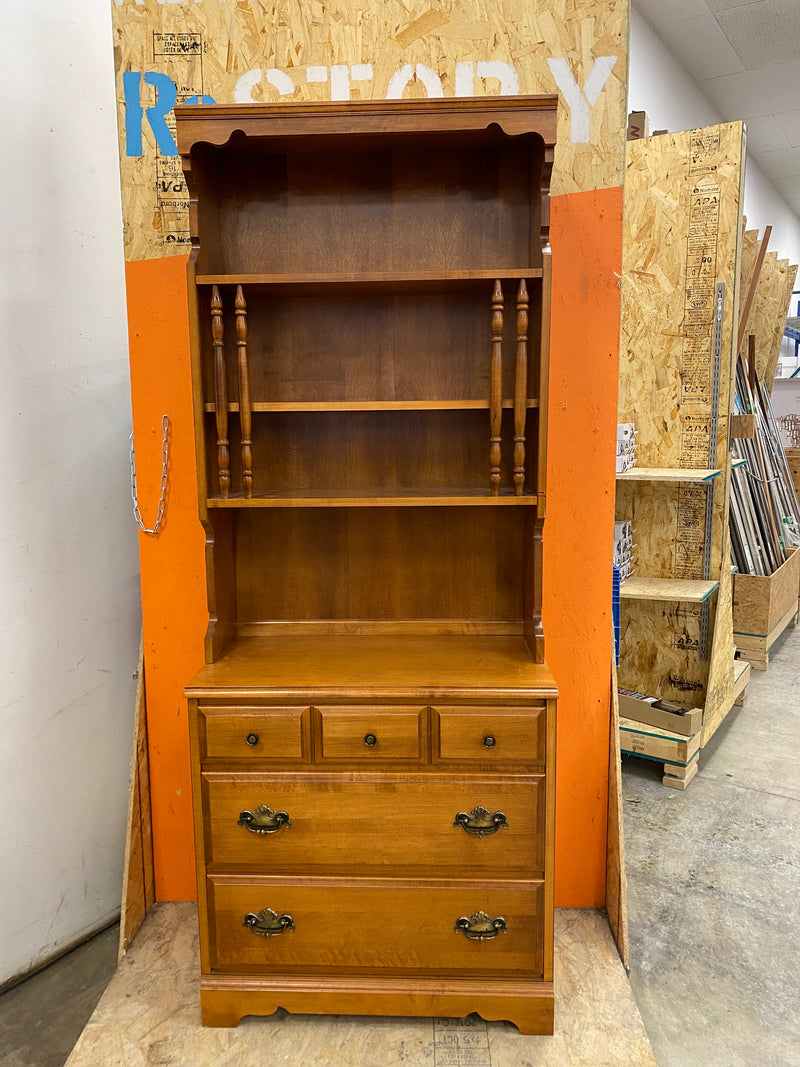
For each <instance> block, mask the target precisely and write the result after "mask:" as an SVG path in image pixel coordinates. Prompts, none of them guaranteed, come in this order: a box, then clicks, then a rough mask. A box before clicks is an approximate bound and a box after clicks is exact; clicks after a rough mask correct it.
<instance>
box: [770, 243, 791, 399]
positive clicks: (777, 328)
mask: <svg viewBox="0 0 800 1067" xmlns="http://www.w3.org/2000/svg"><path fill="white" fill-rule="evenodd" d="M778 265H779V266H782V268H783V269H782V274H783V294H782V296H781V299H780V300H779V301H778V314H777V316H776V317H775V325H774V327H773V333H772V341H771V344H770V348H769V359H768V360H767V368H766V371H765V372H764V382H765V384H766V386H767V389H769V391H770V392H772V385H773V383H774V381H775V373H776V371H777V369H778V359H779V358H780V354H781V344H782V342H783V331H784V329H785V328H786V316H787V315H788V314H789V305H790V304H791V302H792V290H793V289H794V281H795V278H796V277H797V264H796V263H793V264H792V265H791V266H790V265H789V260H788V259H782V260H780V262H779V264H778Z"/></svg>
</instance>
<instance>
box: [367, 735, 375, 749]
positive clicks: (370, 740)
mask: <svg viewBox="0 0 800 1067" xmlns="http://www.w3.org/2000/svg"><path fill="white" fill-rule="evenodd" d="M377 743H378V739H377V737H376V736H375V734H364V744H365V745H366V746H367V748H372V747H373V745H377Z"/></svg>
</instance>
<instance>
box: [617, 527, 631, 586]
mask: <svg viewBox="0 0 800 1067" xmlns="http://www.w3.org/2000/svg"><path fill="white" fill-rule="evenodd" d="M614 566H615V567H618V568H619V579H620V581H621V582H624V581H625V580H626V578H630V576H631V574H632V573H633V532H632V527H631V523H630V520H628V519H626V520H625V521H624V522H615V523H614Z"/></svg>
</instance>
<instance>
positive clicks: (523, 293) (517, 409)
mask: <svg viewBox="0 0 800 1067" xmlns="http://www.w3.org/2000/svg"><path fill="white" fill-rule="evenodd" d="M527 402H528V287H527V286H526V285H525V279H524V278H521V279H520V283H519V289H518V290H517V375H516V379H515V382H514V494H515V495H516V496H522V489H523V486H524V485H525V417H526V415H527V413H528V412H527Z"/></svg>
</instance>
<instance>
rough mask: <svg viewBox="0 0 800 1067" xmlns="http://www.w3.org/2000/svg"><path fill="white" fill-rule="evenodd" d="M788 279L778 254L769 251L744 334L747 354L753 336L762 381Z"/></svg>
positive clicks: (757, 369)
mask: <svg viewBox="0 0 800 1067" xmlns="http://www.w3.org/2000/svg"><path fill="white" fill-rule="evenodd" d="M784 288H785V276H784V275H782V274H781V270H780V264H779V263H778V253H777V252H767V254H766V255H765V256H764V263H763V265H762V267H761V274H760V276H759V279H758V286H757V288H756V295H755V299H754V300H753V306H752V307H751V309H750V315H749V316H748V319H747V326H746V327H745V332H744V342H743V348H744V351H745V352H746V351H747V346H748V337H749V336H750V334H752V335H753V336H754V337H755V340H756V373H757V374H758V377H759V378H760V379H761V380H762V381H763V380H764V375H765V374H766V371H767V363H768V362H769V356H770V351H771V350H770V346H771V344H772V332H773V328H774V326H775V320H776V318H777V315H778V306H779V304H780V303H781V301H782V300H783V293H784Z"/></svg>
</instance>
